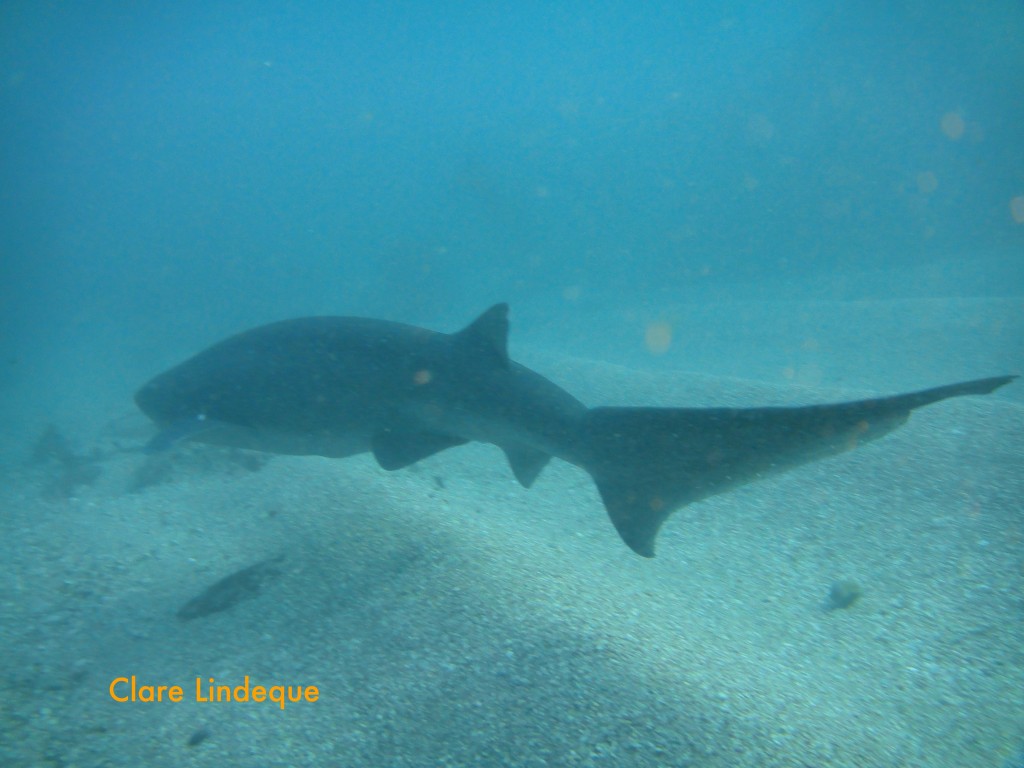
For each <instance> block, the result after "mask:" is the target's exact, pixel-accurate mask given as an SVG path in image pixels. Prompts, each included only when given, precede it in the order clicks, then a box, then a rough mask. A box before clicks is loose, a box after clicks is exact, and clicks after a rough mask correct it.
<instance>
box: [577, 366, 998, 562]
mask: <svg viewBox="0 0 1024 768" xmlns="http://www.w3.org/2000/svg"><path fill="white" fill-rule="evenodd" d="M1015 378H1016V377H1015V376H999V377H995V378H991V379H978V380H975V381H968V382H962V383H960V384H951V385H948V386H944V387H936V388H934V389H926V390H922V391H920V392H911V393H908V394H903V395H895V396H892V397H882V398H876V399H871V400H861V401H857V402H850V403H838V404H832V405H811V406H804V407H797V408H593V409H591V410H590V411H589V412H588V413H587V418H586V421H585V425H584V428H583V435H582V440H583V444H584V445H587V446H589V449H588V450H589V458H588V461H587V469H588V470H589V471H590V474H591V475H592V476H593V478H594V481H595V482H596V483H597V487H598V490H599V491H600V493H601V498H602V499H603V500H604V504H605V507H606V508H607V510H608V515H609V516H610V517H611V519H612V523H614V525H615V528H616V530H618V532H619V535H620V536H621V537H622V539H623V541H625V542H626V544H628V545H629V546H630V548H632V549H633V551H635V552H636V553H638V554H640V555H643V556H644V557H653V556H654V542H655V539H656V537H657V535H658V530H659V529H660V528H661V525H662V523H664V522H665V520H666V519H668V517H669V515H671V514H672V512H673V511H675V510H676V509H678V508H679V507H682V506H684V505H685V504H688V503H690V502H693V501H698V500H699V499H703V498H706V497H708V496H712V495H714V494H716V493H721V492H722V491H726V490H728V489H730V488H733V487H735V486H738V485H742V484H744V483H748V482H750V481H753V480H757V479H759V478H762V477H767V476H769V475H772V474H775V473H777V472H781V471H783V470H786V469H790V468H792V467H796V466H799V465H801V464H805V463H807V462H809V461H813V460H815V459H819V458H823V457H825V456H831V455H833V454H837V453H841V452H843V451H847V450H850V449H851V448H855V447H856V446H858V445H860V444H861V443H864V442H867V441H869V440H874V439H876V438H879V437H881V436H882V435H885V434H887V433H888V432H891V431H892V430H893V429H895V428H896V427H898V426H899V425H900V424H902V423H903V422H904V421H906V420H907V417H908V416H909V415H910V412H911V411H912V410H914V409H915V408H920V407H921V406H924V405H928V404H929V403H934V402H937V401H939V400H945V399H946V398H949V397H958V396H961V395H984V394H988V393H989V392H992V391H993V390H995V389H997V388H999V387H1001V386H1003V385H1004V384H1007V383H1009V382H1010V381H1012V380H1013V379H1015Z"/></svg>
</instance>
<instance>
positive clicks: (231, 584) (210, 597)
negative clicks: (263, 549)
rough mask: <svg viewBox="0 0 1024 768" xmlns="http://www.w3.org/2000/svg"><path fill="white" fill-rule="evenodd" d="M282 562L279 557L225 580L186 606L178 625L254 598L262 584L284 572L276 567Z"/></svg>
mask: <svg viewBox="0 0 1024 768" xmlns="http://www.w3.org/2000/svg"><path fill="white" fill-rule="evenodd" d="M283 561H284V555H278V556H277V557H273V558H270V559H269V560H264V561H262V562H259V563H256V564H255V565H250V566H249V567H247V568H243V569H242V570H240V571H236V572H235V573H232V574H231V575H230V576H225V577H224V578H223V579H221V580H220V581H218V582H216V583H215V584H213V585H212V586H210V587H208V588H207V589H206V590H205V591H204V592H203V593H202V594H200V595H198V596H197V597H194V598H192V599H191V600H189V601H188V602H187V603H185V605H183V606H182V607H181V609H180V610H179V611H178V618H179V619H180V620H181V621H190V620H192V619H198V618H201V617H203V616H209V615H210V614H211V613H220V612H221V611H226V610H227V609H228V608H231V607H232V606H234V605H236V604H237V603H240V602H242V601H243V600H248V599H249V598H251V597H256V595H258V594H259V593H260V590H261V589H262V588H263V586H264V585H265V584H267V583H268V582H270V581H272V580H274V579H276V578H277V577H278V576H280V575H281V574H282V573H283V572H284V571H282V570H281V568H279V567H278V564H279V563H281V562H283Z"/></svg>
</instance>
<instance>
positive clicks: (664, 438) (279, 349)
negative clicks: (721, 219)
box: [135, 303, 1016, 557]
mask: <svg viewBox="0 0 1024 768" xmlns="http://www.w3.org/2000/svg"><path fill="white" fill-rule="evenodd" d="M508 333H509V307H508V305H507V304H504V303H502V304H496V305H494V306H492V307H491V308H490V309H488V310H487V311H486V312H484V313H483V314H482V315H480V316H479V317H478V318H477V319H476V320H474V321H473V322H472V323H470V324H469V325H468V326H466V327H464V328H462V329H461V330H459V331H457V332H454V333H443V332H438V331H432V330H428V329H425V328H419V327H416V326H412V325H406V324H403V323H398V322H391V321H388V320H379V319H371V318H362V317H330V316H321V317H306V318H298V319H291V320H283V321H280V322H276V323H271V324H269V325H264V326H261V327H258V328H254V329H251V330H247V331H244V332H242V333H239V334H237V335H235V336H232V337H230V338H227V339H225V340H223V341H221V342H219V343H217V344H214V345H213V346H211V347H209V348H208V349H206V350H204V351H202V352H199V353H198V354H196V355H195V356H194V357H192V358H190V359H188V360H186V361H184V362H182V363H181V364H180V365H177V366H175V367H173V368H171V369H169V370H167V371H165V372H163V373H161V374H159V375H157V376H156V377H155V378H153V379H151V380H150V381H148V382H147V383H146V384H144V385H143V386H142V387H141V388H140V389H139V390H138V391H137V392H136V394H135V402H136V403H137V405H138V407H139V408H140V409H141V410H142V411H143V412H144V413H145V414H146V415H147V416H148V417H149V418H150V419H152V420H153V421H154V422H155V423H156V425H157V426H158V427H159V431H158V432H157V434H156V436H155V437H154V438H153V439H152V440H151V441H150V443H149V445H148V446H147V450H149V451H162V450H168V449H170V448H171V447H173V446H174V445H176V444H178V443H180V442H182V441H187V440H194V441H198V442H205V443H211V444H218V445H226V446H233V447H238V448H246V449H253V450H257V451H265V452H270V453H277V454H289V455H318V456H326V457H332V458H343V457H347V456H352V455H355V454H360V453H366V452H369V453H372V454H373V456H374V458H375V459H376V461H377V463H378V464H379V465H380V466H381V467H382V468H383V469H385V470H398V469H402V468H404V467H408V466H410V465H413V464H415V463H416V462H418V461H421V460H422V459H425V458H427V457H428V456H432V455H434V454H437V453H439V452H441V451H444V450H447V449H449V448H454V447H456V446H459V445H464V444H466V443H468V442H471V441H477V442H482V443H490V444H493V445H496V446H498V447H499V448H500V449H501V450H502V451H504V453H505V456H506V457H507V459H508V463H509V465H510V466H511V469H512V473H513V474H514V475H515V477H516V479H517V480H518V481H519V482H520V483H521V484H522V485H523V486H524V487H526V488H529V487H530V486H531V485H533V483H534V481H535V480H536V479H537V477H538V476H539V475H540V473H541V471H542V470H543V469H544V467H545V466H546V465H547V464H548V462H549V461H550V460H551V459H552V458H553V457H556V458H558V459H561V460H563V461H566V462H569V463H570V464H573V465H575V466H577V467H580V468H582V469H583V470H585V471H586V472H588V473H589V474H590V476H591V477H592V478H593V480H594V482H595V483H596V485H597V489H598V491H599V493H600V496H601V499H602V501H603V502H604V506H605V508H606V510H607V513H608V516H609V517H610V519H611V522H612V524H613V525H614V526H615V529H616V530H617V531H618V533H619V536H620V537H621V538H622V540H623V541H624V542H625V543H626V544H627V545H628V546H629V547H630V548H631V549H632V550H633V551H634V552H636V553H637V554H639V555H642V556H644V557H653V556H654V553H655V540H656V538H657V536H658V532H659V530H660V529H661V527H662V525H663V524H664V523H665V521H666V520H667V519H668V518H669V516H670V515H671V514H672V513H673V512H674V511H676V510H678V509H680V508H681V507H683V506H685V505H687V504H691V503H693V502H696V501H700V500H701V499H705V498H707V497H709V496H712V495H715V494H719V493H722V492H725V491H728V490H730V489H733V488H735V487H737V486H740V485H743V484H745V483H749V482H752V481H755V480H759V479H762V478H765V477H769V476H771V475H774V474H777V473H779V472H782V471H785V470H788V469H791V468H794V467H797V466H800V465H802V464H806V463H808V462H811V461H814V460H817V459H821V458H824V457H827V456H832V455H835V454H838V453H842V452H844V451H848V450H850V449H853V448H855V447H857V446H859V445H862V444H864V443H867V442H869V441H872V440H875V439H877V438H880V437H882V436H883V435H886V434H888V433H889V432H891V431H892V430H893V429H895V428H896V427H898V426H899V425H901V424H903V423H904V422H905V421H906V420H907V418H908V417H909V415H910V413H911V412H912V411H914V410H916V409H918V408H921V407H923V406H926V405H930V404H932V403H936V402H939V401H940V400H945V399H947V398H951V397H960V396H963V395H985V394H988V393H990V392H993V391H994V390H996V389H998V388H999V387H1002V386H1004V385H1005V384H1008V383H1009V382H1011V381H1012V380H1013V379H1015V378H1016V376H996V377H992V378H984V379H976V380H972V381H963V382H959V383H955V384H948V385H945V386H939V387H934V388H932V389H924V390H920V391H916V392H909V393H904V394H897V395H892V396H886V397H875V398H870V399H864V400H857V401H851V402H842V403H829V404H821V405H804V406H795V407H763V408H758V407H753V408H666V407H643V406H640V407H612V406H602V407H594V408H590V407H587V406H586V405H584V404H583V403H582V402H581V401H579V400H578V399H576V398H575V397H573V396H572V395H571V394H569V393H568V392H567V391H565V390H564V389H562V388H561V387H559V386H558V385H557V384H555V383H553V382H552V381H550V380H548V379H546V378H545V377H544V376H542V375H540V374H539V373H536V372H534V371H532V370H530V369H529V368H527V367H525V366H523V365H520V364H519V363H516V362H515V361H513V360H511V359H510V358H509V354H508Z"/></svg>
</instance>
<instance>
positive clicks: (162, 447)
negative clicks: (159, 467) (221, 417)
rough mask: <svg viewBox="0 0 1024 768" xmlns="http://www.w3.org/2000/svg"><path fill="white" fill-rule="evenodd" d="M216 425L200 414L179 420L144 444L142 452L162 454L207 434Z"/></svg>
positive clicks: (216, 424)
mask: <svg viewBox="0 0 1024 768" xmlns="http://www.w3.org/2000/svg"><path fill="white" fill-rule="evenodd" d="M218 425H219V422H217V421H214V420H212V419H208V418H206V416H205V415H203V414H201V413H200V414H197V415H195V416H189V417H187V418H184V419H179V420H178V421H175V422H174V423H173V424H170V425H168V426H166V427H164V428H163V429H161V430H160V431H159V432H157V433H156V435H154V436H153V439H152V440H150V441H149V442H148V443H146V445H145V446H144V447H143V449H142V452H143V453H162V452H163V451H166V450H169V449H170V448H173V447H174V446H175V445H177V444H178V443H180V442H182V441H184V440H191V439H192V438H195V437H198V436H199V435H201V434H203V433H204V432H209V431H210V430H211V429H214V428H215V427H217V426H218Z"/></svg>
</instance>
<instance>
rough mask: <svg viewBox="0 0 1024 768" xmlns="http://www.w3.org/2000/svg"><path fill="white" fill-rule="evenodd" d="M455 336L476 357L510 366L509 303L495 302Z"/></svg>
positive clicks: (461, 345)
mask: <svg viewBox="0 0 1024 768" xmlns="http://www.w3.org/2000/svg"><path fill="white" fill-rule="evenodd" d="M455 338H456V339H457V341H458V344H459V346H460V347H462V349H464V350H466V351H468V352H470V353H471V354H472V355H473V357H474V359H476V360H480V361H482V362H483V361H486V362H488V363H490V364H494V365H498V366H500V367H502V368H508V304H504V303H502V304H495V305H494V306H493V307H491V308H490V309H488V310H487V311H486V312H484V313H483V314H482V315H480V317H478V318H477V319H476V320H474V321H473V322H472V323H470V324H469V325H467V326H466V327H465V328H463V329H462V330H461V331H459V332H458V333H456V334H455Z"/></svg>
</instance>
